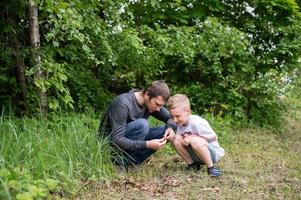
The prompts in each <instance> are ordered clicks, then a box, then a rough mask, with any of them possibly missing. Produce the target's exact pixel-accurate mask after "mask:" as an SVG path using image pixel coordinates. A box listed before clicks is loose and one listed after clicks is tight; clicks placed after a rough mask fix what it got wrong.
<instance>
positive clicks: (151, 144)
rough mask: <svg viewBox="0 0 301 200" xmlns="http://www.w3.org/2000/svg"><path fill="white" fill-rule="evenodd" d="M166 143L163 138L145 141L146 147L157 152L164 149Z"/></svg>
mask: <svg viewBox="0 0 301 200" xmlns="http://www.w3.org/2000/svg"><path fill="white" fill-rule="evenodd" d="M166 141H167V140H166V139H165V138H161V139H153V140H149V141H146V147H147V148H150V149H153V150H159V149H162V148H163V147H164V145H165V144H166Z"/></svg>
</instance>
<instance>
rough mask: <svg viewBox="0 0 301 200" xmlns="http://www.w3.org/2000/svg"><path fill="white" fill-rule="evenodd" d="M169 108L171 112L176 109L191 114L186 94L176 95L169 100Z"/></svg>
mask: <svg viewBox="0 0 301 200" xmlns="http://www.w3.org/2000/svg"><path fill="white" fill-rule="evenodd" d="M167 106H168V108H169V109H170V110H172V109H175V108H179V107H180V108H183V109H185V110H186V111H188V112H191V109H190V102H189V99H188V97H187V96H186V95H185V94H176V95H174V96H172V97H170V98H169V100H168V102H167Z"/></svg>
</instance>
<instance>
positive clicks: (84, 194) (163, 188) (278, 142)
mask: <svg viewBox="0 0 301 200" xmlns="http://www.w3.org/2000/svg"><path fill="white" fill-rule="evenodd" d="M286 122H287V123H286V125H287V126H286V127H285V128H284V130H283V131H282V132H283V133H281V134H277V133H272V132H270V131H263V130H255V129H245V130H240V131H235V132H233V133H232V134H231V135H229V136H226V138H220V140H222V139H224V140H225V141H224V142H222V141H221V142H220V143H221V144H223V147H224V148H225V151H226V155H225V156H224V157H223V158H222V160H221V162H220V163H219V164H218V167H219V168H221V169H222V170H223V175H222V177H221V178H211V177H209V176H208V175H207V172H206V169H205V168H202V169H201V170H200V171H197V172H195V171H185V163H184V162H183V161H182V160H181V159H180V158H179V157H178V156H177V155H176V154H175V153H172V152H170V151H164V150H163V151H161V152H159V153H157V154H156V155H155V156H153V157H152V158H151V159H150V160H148V162H146V163H145V164H143V165H142V166H141V167H140V168H135V169H131V170H130V171H129V172H128V173H125V172H124V171H122V170H120V169H118V168H116V177H114V178H113V179H112V180H110V181H106V182H89V183H86V184H85V185H86V186H85V187H84V188H83V190H82V191H80V192H79V193H80V195H78V196H77V197H76V198H75V199H256V200H259V199H294V200H295V199H301V147H300V145H301V109H297V110H293V111H292V112H290V113H289V114H287V116H286Z"/></svg>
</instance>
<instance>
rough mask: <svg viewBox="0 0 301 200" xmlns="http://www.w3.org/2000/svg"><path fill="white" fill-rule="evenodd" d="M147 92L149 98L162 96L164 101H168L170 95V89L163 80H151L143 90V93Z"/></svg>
mask: <svg viewBox="0 0 301 200" xmlns="http://www.w3.org/2000/svg"><path fill="white" fill-rule="evenodd" d="M146 92H147V93H148V95H149V98H150V99H152V98H156V97H158V96H162V97H163V99H164V101H166V102H167V101H168V99H169V97H170V90H169V87H168V86H167V84H166V83H165V82H164V81H161V80H158V81H154V82H152V83H151V84H150V85H149V86H148V87H147V88H146V89H144V90H143V93H144V94H145V93H146Z"/></svg>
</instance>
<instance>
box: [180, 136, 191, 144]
mask: <svg viewBox="0 0 301 200" xmlns="http://www.w3.org/2000/svg"><path fill="white" fill-rule="evenodd" d="M190 139H191V137H190V135H189V134H187V133H184V135H183V141H182V145H184V146H188V145H189V144H190Z"/></svg>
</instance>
